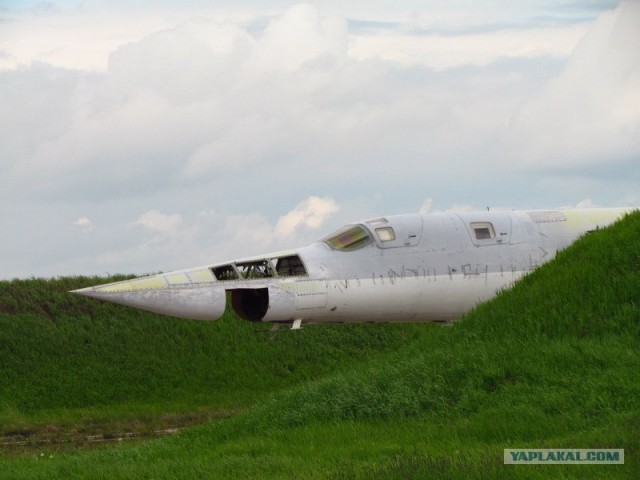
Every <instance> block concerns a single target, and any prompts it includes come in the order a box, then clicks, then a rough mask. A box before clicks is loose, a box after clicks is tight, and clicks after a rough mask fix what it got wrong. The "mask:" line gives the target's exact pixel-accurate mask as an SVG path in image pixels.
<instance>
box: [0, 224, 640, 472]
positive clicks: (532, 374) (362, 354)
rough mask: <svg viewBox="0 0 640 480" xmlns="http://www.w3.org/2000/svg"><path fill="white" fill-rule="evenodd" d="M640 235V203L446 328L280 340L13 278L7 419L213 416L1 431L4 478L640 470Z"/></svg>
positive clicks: (58, 283)
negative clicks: (506, 452)
mask: <svg viewBox="0 0 640 480" xmlns="http://www.w3.org/2000/svg"><path fill="white" fill-rule="evenodd" d="M639 234H640V214H634V215H631V216H629V217H627V218H626V219H625V220H624V221H622V222H619V223H618V224H616V225H614V226H613V227H612V228H609V229H606V230H602V231H598V232H594V233H592V234H589V235H588V236H587V237H585V238H583V239H582V240H580V241H579V242H577V243H576V244H575V245H574V246H572V247H571V248H569V249H567V250H566V251H564V252H562V253H561V254H559V255H558V257H557V258H556V260H555V261H553V262H552V263H550V264H548V265H545V266H544V267H542V268H540V269H538V270H536V271H535V272H534V273H532V274H531V275H529V276H527V277H526V278H525V279H523V280H522V281H521V282H519V283H518V284H517V285H516V286H515V287H514V288H513V289H511V290H509V291H505V292H503V293H501V294H500V295H499V296H498V297H497V298H496V299H495V300H494V301H492V302H489V303H487V304H484V305H482V306H480V307H478V308H477V309H476V310H475V311H473V312H472V313H470V314H469V315H468V316H467V317H465V318H464V319H463V320H461V321H459V322H457V323H456V324H455V325H454V326H453V327H451V328H443V327H439V326H436V325H351V326H348V325H318V326H310V327H306V328H304V329H303V330H302V331H299V332H291V331H287V332H284V333H282V334H278V335H277V336H276V337H275V338H272V336H271V335H268V334H264V333H257V331H258V330H261V329H264V328H265V327H264V326H259V325H258V326H256V325H252V324H247V323H243V322H241V321H239V320H236V319H233V318H230V317H229V316H227V317H225V318H223V319H222V320H221V321H219V322H214V323H205V322H192V321H184V320H174V319H170V318H167V317H160V316H156V315H152V314H147V313H144V312H139V311H136V310H131V309H127V308H124V307H118V306H116V305H109V304H103V303H99V302H95V301H91V300H88V299H83V298H77V297H73V296H70V295H67V294H66V293H64V292H66V291H67V290H69V289H72V288H80V287H82V286H85V285H89V284H92V283H96V280H97V279H95V278H93V279H87V278H73V279H70V278H67V279H58V280H49V281H45V280H30V281H13V282H5V283H0V368H1V370H2V376H1V379H0V381H1V382H2V383H1V384H0V387H1V388H0V421H1V424H2V428H3V433H4V434H5V435H6V434H7V433H11V432H10V430H13V431H14V432H20V431H23V432H25V435H27V436H28V433H29V432H36V433H35V434H34V435H35V436H37V435H38V432H42V431H47V429H49V430H51V429H53V430H55V429H56V428H59V429H61V430H64V429H65V428H67V429H74V430H75V431H77V430H79V429H82V428H84V427H86V428H89V427H87V425H91V424H98V425H100V426H101V427H100V428H103V429H107V428H112V429H116V430H117V428H116V427H119V428H124V427H123V423H122V422H124V425H125V426H126V427H129V426H130V425H131V424H132V423H134V422H142V423H143V424H144V425H147V428H155V427H154V425H156V424H161V423H162V421H163V418H165V416H167V415H168V416H170V417H171V418H176V419H178V420H180V421H183V422H184V423H185V424H186V423H189V422H190V421H191V423H193V421H198V420H202V419H210V421H208V422H206V423H204V424H202V425H200V426H196V427H191V428H187V429H185V430H184V431H182V432H180V433H179V434H177V435H174V436H170V437H164V438H161V439H156V440H150V441H144V442H138V443H128V442H121V443H119V444H117V445H113V446H110V447H107V448H100V449H89V450H88V451H87V450H86V449H85V448H78V449H77V450H76V449H73V448H69V447H66V448H65V449H64V451H60V447H59V446H56V445H52V446H48V447H47V446H39V447H37V448H36V449H33V448H32V449H26V450H11V449H8V448H5V449H4V451H3V453H2V454H0V455H1V456H0V478H193V477H196V478H372V477H374V478H548V477H550V476H552V477H559V478H603V479H604V478H637V475H638V472H640V449H639V447H640V235H639ZM104 281H113V279H104ZM194 416H195V417H196V418H195V419H194ZM221 417H225V418H221ZM127 422H129V423H128V424H127ZM154 422H155V423H154ZM149 425H151V426H149ZM504 448H624V449H625V464H624V465H542V466H520V465H518V466H513V465H503V460H502V459H503V449H504Z"/></svg>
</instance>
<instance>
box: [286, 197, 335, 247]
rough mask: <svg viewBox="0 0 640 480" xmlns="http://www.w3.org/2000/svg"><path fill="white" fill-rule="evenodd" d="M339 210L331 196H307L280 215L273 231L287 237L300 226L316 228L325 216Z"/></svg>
mask: <svg viewBox="0 0 640 480" xmlns="http://www.w3.org/2000/svg"><path fill="white" fill-rule="evenodd" d="M339 210H340V206H339V205H338V204H337V203H336V201H335V200H333V199H332V198H328V197H309V198H307V199H306V200H303V201H302V202H300V203H299V204H298V205H297V206H296V207H295V208H294V209H293V210H291V211H290V212H289V213H287V214H286V215H283V216H282V217H280V219H279V220H278V223H277V224H276V228H275V233H276V235H279V236H282V237H289V236H291V235H292V234H293V233H294V232H295V231H296V229H298V228H299V227H301V226H305V227H307V228H310V229H312V230H316V229H317V228H318V227H320V226H321V225H322V224H323V223H324V221H325V220H326V219H327V217H329V216H330V215H332V214H334V213H336V212H337V211H339Z"/></svg>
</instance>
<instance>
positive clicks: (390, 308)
mask: <svg viewBox="0 0 640 480" xmlns="http://www.w3.org/2000/svg"><path fill="white" fill-rule="evenodd" d="M630 210H631V209H578V210H544V211H543V210H540V211H491V212H489V211H487V212H463V213H432V214H418V213H416V214H407V215H392V216H387V217H380V218H375V219H369V220H365V221H362V222H356V223H354V224H351V225H348V226H346V227H344V228H343V229H341V230H339V231H338V232H336V233H335V234H332V235H329V236H328V237H326V238H325V239H323V240H322V241H319V242H316V243H313V244H311V245H309V246H307V247H303V248H299V249H294V250H289V251H284V252H277V253H271V254H267V255H261V256H256V257H251V258H245V259H241V260H235V261H231V262H223V263H216V264H212V265H206V266H200V267H195V268H190V269H186V270H179V271H174V272H169V273H162V274H157V275H152V276H147V277H142V278H137V279H133V280H125V281H123V282H116V283H111V284H107V285H99V286H95V287H89V288H85V289H81V290H75V291H74V293H78V294H82V295H86V296H89V297H93V298H98V299H102V300H107V301H112V302H116V303H121V304H124V305H129V306H133V307H138V308H142V309H145V310H150V311H152V312H157V313H162V314H166V315H172V316H176V317H183V318H191V319H198V320H216V319H218V318H219V317H221V316H222V314H223V313H224V311H225V309H226V308H227V303H229V305H228V307H230V308H231V309H233V310H234V311H235V313H236V314H237V315H238V316H239V317H241V318H243V319H245V320H249V321H254V322H280V323H291V324H292V325H294V326H295V327H296V328H297V327H299V326H300V324H301V323H319V322H430V321H445V322H446V321H451V320H454V319H456V318H459V317H460V316H462V315H463V314H464V313H465V312H467V311H469V310H470V309H471V308H473V307H474V306H475V305H477V304H478V303H480V302H482V301H485V300H487V299H489V298H491V297H493V296H494V295H495V294H496V293H497V291H499V290H500V289H502V288H505V287H508V286H510V285H511V284H513V283H514V282H515V281H516V280H518V279H519V278H521V277H522V276H523V275H525V274H526V273H528V272H530V271H531V270H533V269H534V268H536V267H537V266H538V265H540V264H542V263H544V262H547V261H549V260H551V259H552V258H553V257H554V256H555V254H556V252H558V251H559V250H561V249H563V248H566V247H567V246H568V245H570V244H571V243H572V242H573V241H575V240H576V239H577V238H578V237H579V236H581V235H583V234H585V233H587V232H589V231H591V230H595V229H597V228H600V227H605V226H607V225H609V224H611V223H613V222H614V221H615V220H617V219H618V218H620V217H621V216H623V215H624V213H626V212H629V211H630Z"/></svg>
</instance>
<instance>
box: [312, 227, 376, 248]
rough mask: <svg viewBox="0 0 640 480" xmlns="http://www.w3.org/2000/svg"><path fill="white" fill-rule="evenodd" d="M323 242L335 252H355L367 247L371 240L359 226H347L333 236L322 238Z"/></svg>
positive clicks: (366, 232)
mask: <svg viewBox="0 0 640 480" xmlns="http://www.w3.org/2000/svg"><path fill="white" fill-rule="evenodd" d="M324 241H325V242H327V243H328V244H329V246H330V247H331V248H333V249H335V250H342V251H347V250H357V249H358V248H362V247H364V246H365V245H369V244H370V243H371V242H372V241H373V240H371V236H370V235H369V232H368V231H367V230H366V229H365V228H364V227H362V226H360V225H347V226H346V227H343V228H341V229H340V230H338V231H337V232H336V233H334V234H333V235H329V236H328V237H325V238H324Z"/></svg>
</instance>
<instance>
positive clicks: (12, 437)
mask: <svg viewBox="0 0 640 480" xmlns="http://www.w3.org/2000/svg"><path fill="white" fill-rule="evenodd" d="M236 413H237V412H236V411H233V410H215V411H196V412H188V413H166V414H162V415H160V416H154V417H153V418H141V419H126V420H123V419H111V420H93V419H89V420H87V421H85V422H82V423H74V424H47V425H33V426H28V427H22V428H16V429H10V430H0V453H5V454H11V453H14V454H18V455H20V454H24V453H27V454H32V453H34V452H40V451H41V450H43V449H46V450H55V451H65V450H71V449H78V448H82V449H87V448H94V447H99V446H101V445H109V444H112V443H116V442H122V441H136V440H145V439H149V438H156V437H164V436H167V435H173V434H176V433H178V432H180V431H181V430H183V429H185V428H187V427H191V426H194V425H200V424H204V423H208V422H211V421H214V420H220V419H223V418H228V417H230V416H233V415H235V414H236Z"/></svg>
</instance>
